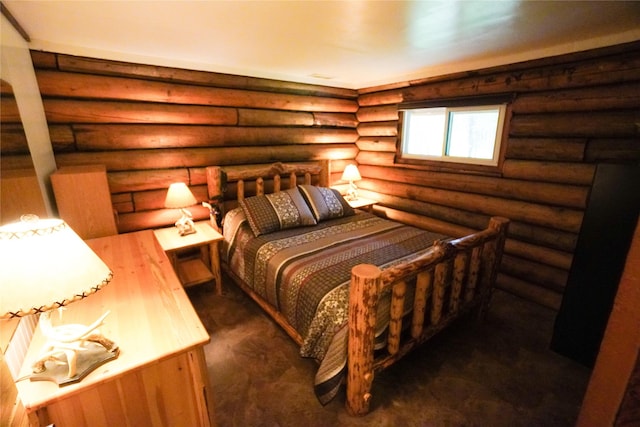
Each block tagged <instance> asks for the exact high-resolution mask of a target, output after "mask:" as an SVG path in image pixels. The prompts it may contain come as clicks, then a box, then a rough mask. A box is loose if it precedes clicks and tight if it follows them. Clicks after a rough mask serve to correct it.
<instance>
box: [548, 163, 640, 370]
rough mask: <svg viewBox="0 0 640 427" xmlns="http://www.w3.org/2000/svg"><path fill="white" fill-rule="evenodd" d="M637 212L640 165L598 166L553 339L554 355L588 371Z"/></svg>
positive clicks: (627, 247) (594, 356) (615, 289)
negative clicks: (563, 356)
mask: <svg viewBox="0 0 640 427" xmlns="http://www.w3.org/2000/svg"><path fill="white" fill-rule="evenodd" d="M639 211H640V167H638V166H635V165H599V166H598V168H597V170H596V174H595V178H594V182H593V186H592V189H591V194H590V196H589V203H588V206H587V209H586V211H585V215H584V219H583V221H582V228H581V230H580V235H579V237H578V241H577V246H576V250H575V252H574V257H573V263H572V265H571V271H570V273H569V278H568V280H567V287H566V290H565V293H564V296H563V299H562V304H561V307H560V311H559V312H558V316H557V317H556V321H555V327H554V334H553V338H552V340H551V348H552V349H553V350H554V351H556V352H558V353H560V354H563V355H565V356H567V357H570V358H572V359H575V360H576V361H578V362H580V363H582V364H584V365H586V366H589V367H592V366H593V364H594V362H595V359H596V356H597V355H598V351H599V349H600V341H601V340H602V336H603V334H604V330H605V328H606V326H607V320H608V319H609V313H610V312H611V308H612V306H613V301H614V298H615V295H616V292H617V289H618V282H619V281H620V277H621V275H622V270H623V268H624V263H625V260H626V256H627V252H628V251H629V246H630V244H631V238H632V237H633V231H634V229H635V226H636V223H637V221H638V212H639ZM638 262H640V260H639V261H638Z"/></svg>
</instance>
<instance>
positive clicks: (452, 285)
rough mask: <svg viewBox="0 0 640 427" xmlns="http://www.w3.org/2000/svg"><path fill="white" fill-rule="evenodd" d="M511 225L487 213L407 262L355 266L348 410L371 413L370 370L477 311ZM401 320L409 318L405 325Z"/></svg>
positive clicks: (482, 307) (480, 310)
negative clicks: (471, 228) (381, 342)
mask: <svg viewBox="0 0 640 427" xmlns="http://www.w3.org/2000/svg"><path fill="white" fill-rule="evenodd" d="M508 225H509V220H507V219H506V218H500V217H494V218H491V221H490V223H489V227H488V228H487V229H486V230H483V231H480V232H478V233H475V234H471V235H468V236H465V237H462V238H460V239H456V240H453V241H451V242H448V243H441V242H436V243H435V244H434V247H433V250H432V251H430V252H429V253H428V254H426V255H424V256H423V257H421V258H419V259H417V260H415V261H414V262H411V263H406V264H401V265H398V266H395V267H392V268H389V269H387V270H384V271H382V270H380V269H379V268H378V267H376V266H374V265H370V264H360V265H357V266H355V267H354V268H353V270H352V273H351V286H350V296H349V341H348V362H347V403H346V406H347V411H348V412H349V413H350V414H352V415H364V414H366V413H367V412H369V404H370V401H371V386H372V383H373V378H374V373H375V372H376V371H379V370H382V369H384V368H385V367H387V366H389V365H391V364H393V363H394V362H395V361H396V360H398V359H400V358H401V357H402V356H403V355H405V354H406V353H407V352H409V350H411V349H412V348H413V347H415V346H416V345H418V344H420V343H422V342H424V341H426V340H428V339H429V338H430V337H432V336H433V335H435V334H436V333H437V332H439V331H440V330H442V329H444V328H445V326H447V325H448V324H450V323H451V322H452V321H453V320H455V319H456V318H458V317H460V316H461V315H462V314H464V313H467V312H469V311H470V310H471V309H476V310H478V313H479V314H480V315H481V314H482V313H484V311H485V310H486V307H487V304H488V302H489V299H490V296H491V291H492V288H493V284H494V282H495V277H496V273H497V268H498V265H499V263H500V259H501V257H502V251H503V247H504V240H505V236H506V232H507V228H508ZM410 281H415V288H416V289H415V297H414V299H413V302H412V310H411V312H410V314H409V315H408V316H404V313H405V311H406V309H405V301H404V300H405V295H406V290H407V286H408V284H409V283H410ZM386 291H390V292H391V311H390V319H389V333H388V335H387V342H386V351H382V352H380V353H381V354H380V355H377V356H376V353H375V352H374V340H375V325H376V318H377V311H376V310H377V305H378V301H379V300H380V297H381V295H383V294H384V293H385V292H386ZM403 323H408V324H407V325H403Z"/></svg>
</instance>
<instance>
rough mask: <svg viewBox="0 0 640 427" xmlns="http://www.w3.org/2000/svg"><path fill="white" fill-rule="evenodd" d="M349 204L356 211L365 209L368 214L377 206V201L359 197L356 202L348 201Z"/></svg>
mask: <svg viewBox="0 0 640 427" xmlns="http://www.w3.org/2000/svg"><path fill="white" fill-rule="evenodd" d="M347 203H349V206H351V207H352V208H354V209H364V210H366V211H367V212H371V208H372V207H373V205H375V204H376V201H375V200H371V199H365V198H363V197H358V198H357V199H355V200H347Z"/></svg>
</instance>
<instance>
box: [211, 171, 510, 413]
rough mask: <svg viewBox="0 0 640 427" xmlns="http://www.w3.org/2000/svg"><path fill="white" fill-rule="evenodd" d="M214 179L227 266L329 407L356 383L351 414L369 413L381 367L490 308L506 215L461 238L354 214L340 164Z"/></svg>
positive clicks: (213, 191)
mask: <svg viewBox="0 0 640 427" xmlns="http://www.w3.org/2000/svg"><path fill="white" fill-rule="evenodd" d="M206 173H207V188H208V193H209V199H210V201H209V202H210V204H211V205H212V206H213V207H214V208H216V209H217V211H218V212H219V213H220V216H221V217H222V218H224V220H223V221H222V224H223V229H222V233H223V236H224V241H223V244H222V245H220V247H221V249H220V251H221V254H220V260H221V266H222V268H223V270H224V271H225V272H226V273H227V274H228V275H229V277H231V278H232V279H233V280H234V282H235V283H236V284H237V285H238V286H239V287H240V288H242V289H243V290H244V291H245V292H246V293H247V294H248V295H249V296H250V297H251V298H253V299H254V300H255V301H256V302H257V303H258V304H259V305H260V306H261V307H262V308H263V309H264V311H265V312H267V313H268V314H269V315H270V316H271V317H272V318H273V319H274V320H275V321H276V322H277V323H278V324H279V325H280V326H281V327H282V328H283V329H284V330H285V331H286V332H287V333H288V334H289V335H290V336H291V337H292V338H293V340H294V341H295V342H296V343H298V345H299V346H300V354H301V355H302V356H304V357H311V358H314V359H316V360H317V361H318V362H319V367H318V370H317V372H316V375H315V380H314V390H315V392H316V396H317V397H318V400H319V401H320V402H321V403H323V404H326V403H327V402H328V401H330V400H331V399H332V398H333V397H334V396H335V395H336V394H337V392H338V390H339V388H340V387H341V385H342V384H344V383H346V394H347V397H346V408H347V411H348V412H349V413H350V414H351V415H364V414H366V413H367V412H369V410H370V402H371V389H372V383H373V379H374V375H375V373H376V372H378V371H380V370H382V369H384V368H386V367H388V366H390V365H391V364H393V363H395V362H396V361H398V360H399V359H401V358H402V356H403V355H405V354H407V353H408V352H409V351H410V350H411V349H412V348H414V347H415V346H416V345H418V344H421V343H423V342H425V341H426V340H428V339H429V338H430V337H432V336H433V335H435V334H436V333H437V332H439V331H441V330H443V329H445V328H446V326H447V325H449V324H451V323H452V322H453V321H454V320H456V319H458V318H459V317H461V316H463V315H465V314H467V313H469V312H472V311H474V312H475V314H476V315H477V316H480V317H481V316H482V314H483V313H484V311H485V310H486V308H487V305H488V302H489V299H490V296H491V290H492V286H493V283H494V282H495V277H496V273H497V267H498V265H499V263H500V259H501V256H502V251H503V247H504V240H505V235H506V231H507V228H508V223H509V221H508V220H507V219H505V218H501V217H494V218H491V219H490V221H489V224H488V227H487V228H486V229H485V230H481V231H478V232H476V233H473V234H470V235H468V236H463V237H455V236H445V235H442V234H438V233H434V232H431V231H428V230H423V229H420V228H417V227H412V226H409V225H406V224H402V223H399V222H394V221H390V220H388V219H385V218H382V217H379V216H376V215H374V214H373V213H370V212H364V211H359V210H354V209H352V208H351V207H350V205H349V204H348V202H347V201H346V200H345V199H344V198H343V197H342V196H341V195H340V193H339V192H338V191H337V190H335V189H332V188H330V187H329V185H328V184H329V178H330V176H331V172H330V162H329V161H321V162H305V163H289V164H284V163H275V164H272V165H251V166H242V167H238V166H228V167H218V166H211V167H208V168H207V171H206Z"/></svg>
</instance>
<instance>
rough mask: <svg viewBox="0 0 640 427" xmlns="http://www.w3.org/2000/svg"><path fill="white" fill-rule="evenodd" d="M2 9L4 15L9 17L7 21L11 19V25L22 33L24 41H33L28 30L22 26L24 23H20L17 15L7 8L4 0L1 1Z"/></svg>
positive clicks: (0, 6) (0, 8)
mask: <svg viewBox="0 0 640 427" xmlns="http://www.w3.org/2000/svg"><path fill="white" fill-rule="evenodd" d="M0 11H1V12H2V14H3V15H4V17H5V18H7V21H9V23H10V24H11V26H12V27H13V28H15V29H16V31H17V32H18V33H19V34H20V36H22V38H23V39H24V41H26V42H27V43H31V37H29V34H27V31H26V30H25V29H24V28H22V25H20V23H19V22H18V20H17V19H16V17H15V16H13V14H12V13H11V12H10V11H9V9H7V6H5V5H4V3H2V2H0Z"/></svg>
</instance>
